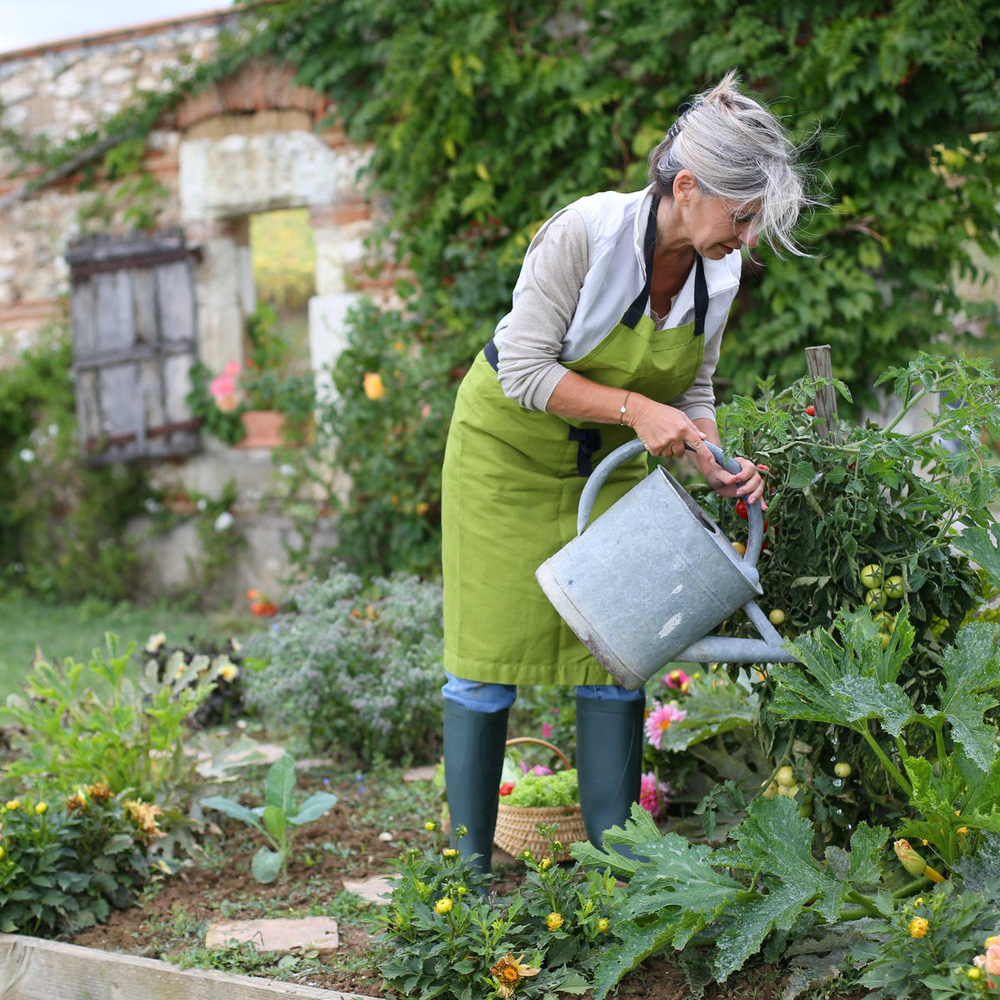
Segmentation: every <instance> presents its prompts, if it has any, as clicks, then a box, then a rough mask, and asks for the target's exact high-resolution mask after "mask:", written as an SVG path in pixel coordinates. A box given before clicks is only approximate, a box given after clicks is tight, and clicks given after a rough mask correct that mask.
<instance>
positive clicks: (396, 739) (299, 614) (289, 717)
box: [244, 565, 444, 759]
mask: <svg viewBox="0 0 1000 1000" xmlns="http://www.w3.org/2000/svg"><path fill="white" fill-rule="evenodd" d="M289 602H290V603H291V605H292V607H293V610H292V611H291V612H289V613H287V614H283V615H280V616H279V617H277V618H276V619H274V621H273V623H272V624H271V627H270V629H269V631H268V632H266V633H262V634H260V635H257V636H254V637H253V638H252V639H251V640H249V642H248V644H247V646H246V649H245V658H244V662H245V663H247V664H248V665H250V666H251V667H254V668H255V669H253V670H252V671H250V672H248V673H247V675H246V678H245V680H246V688H247V690H246V700H247V704H248V705H249V706H250V707H252V708H255V709H257V710H259V711H260V712H261V713H262V714H263V715H264V716H265V717H266V718H270V719H273V720H276V721H277V722H279V723H280V724H282V725H285V726H289V727H291V728H292V729H293V730H295V731H296V732H299V733H301V734H302V736H303V738H304V739H305V740H306V741H307V743H308V745H309V746H310V747H312V748H313V749H316V750H326V749H329V748H330V747H342V748H344V749H347V750H351V751H353V752H356V753H358V754H360V755H361V756H362V757H364V758H366V759H370V758H371V757H373V756H374V755H376V754H383V755H385V756H387V757H390V758H392V759H404V758H410V757H426V756H430V755H432V754H433V753H434V751H435V749H436V747H437V742H438V734H439V732H440V729H441V724H442V712H443V709H442V701H441V698H440V696H439V690H440V687H441V684H442V683H443V682H444V670H443V668H442V664H441V660H442V654H443V642H444V640H443V631H442V623H441V614H442V596H441V588H440V587H439V586H438V585H437V584H433V583H428V582H424V581H421V580H419V579H418V578H416V577H409V576H403V575H394V576H392V577H390V578H388V579H381V578H375V579H373V580H371V581H370V582H369V583H367V584H366V583H364V582H363V581H362V580H361V578H360V577H358V576H356V575H355V574H353V573H350V572H347V571H346V570H345V569H344V568H343V566H342V565H338V566H335V567H334V569H333V571H332V572H331V574H330V576H329V577H328V578H327V579H326V580H311V581H309V582H307V583H304V584H301V585H299V586H298V587H296V588H294V589H293V590H292V592H291V593H290V595H289Z"/></svg>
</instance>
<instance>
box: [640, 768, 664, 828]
mask: <svg viewBox="0 0 1000 1000" xmlns="http://www.w3.org/2000/svg"><path fill="white" fill-rule="evenodd" d="M669 794H670V786H669V785H667V784H666V783H665V782H663V781H660V780H659V779H658V778H657V777H656V775H655V774H653V772H652V771H650V772H648V773H647V774H644V775H643V776H642V785H641V788H640V790H639V805H641V806H642V808H643V809H645V810H646V812H648V813H649V815H650V816H652V817H653V819H659V818H660V815H661V813H662V812H663V810H664V809H665V808H666V806H667V803H668V802H669V801H670V800H669V798H668V795H669Z"/></svg>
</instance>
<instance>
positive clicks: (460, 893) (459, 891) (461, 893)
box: [455, 885, 469, 899]
mask: <svg viewBox="0 0 1000 1000" xmlns="http://www.w3.org/2000/svg"><path fill="white" fill-rule="evenodd" d="M468 891H469V890H468V889H466V888H465V886H464V885H460V886H459V887H458V888H457V889H456V890H455V894H456V895H457V896H458V898H459V899H461V898H462V897H463V896H464V895H465V894H466V893H467V892H468Z"/></svg>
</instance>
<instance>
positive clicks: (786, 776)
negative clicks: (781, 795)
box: [774, 764, 795, 788]
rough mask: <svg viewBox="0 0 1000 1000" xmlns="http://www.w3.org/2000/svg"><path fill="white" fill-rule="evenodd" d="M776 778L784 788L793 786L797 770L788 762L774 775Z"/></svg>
mask: <svg viewBox="0 0 1000 1000" xmlns="http://www.w3.org/2000/svg"><path fill="white" fill-rule="evenodd" d="M774 780H775V781H776V782H777V783H778V784H779V785H781V787H782V788H791V787H793V786H794V785H795V772H794V771H793V770H792V769H791V767H789V766H788V765H787V764H786V765H785V766H784V767H779V768H778V773H777V774H776V775H775V776H774Z"/></svg>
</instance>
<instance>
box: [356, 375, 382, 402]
mask: <svg viewBox="0 0 1000 1000" xmlns="http://www.w3.org/2000/svg"><path fill="white" fill-rule="evenodd" d="M361 384H362V387H363V389H364V391H365V395H366V396H367V397H368V398H369V399H381V398H382V397H383V396H384V395H385V384H384V383H383V382H382V376H381V375H379V373H378V372H365V374H364V378H363V379H362V380H361Z"/></svg>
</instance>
